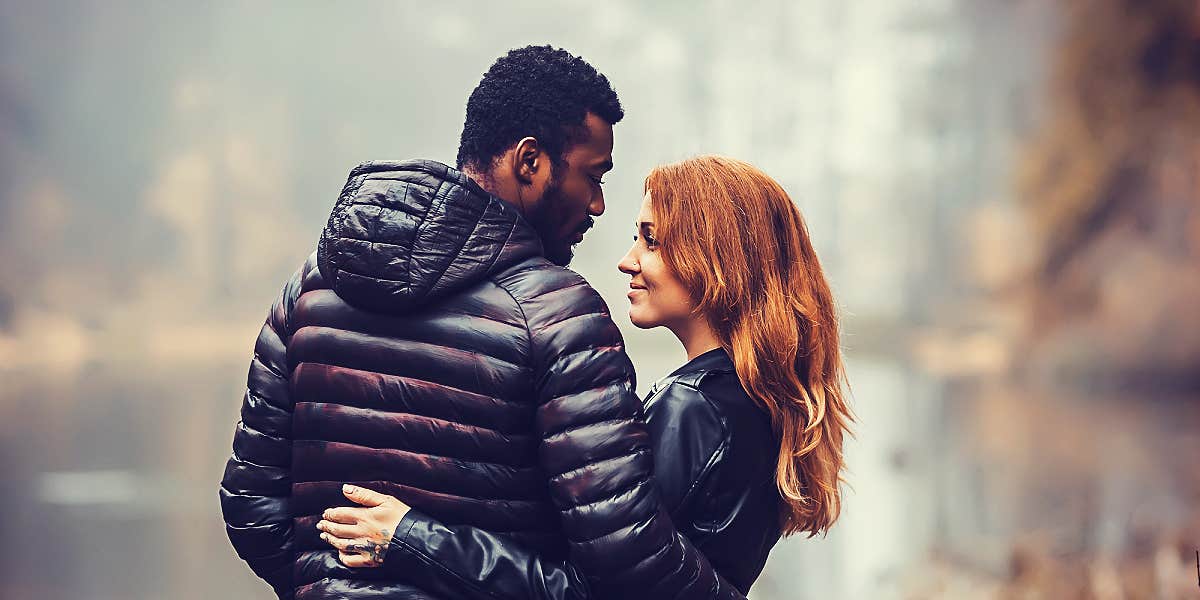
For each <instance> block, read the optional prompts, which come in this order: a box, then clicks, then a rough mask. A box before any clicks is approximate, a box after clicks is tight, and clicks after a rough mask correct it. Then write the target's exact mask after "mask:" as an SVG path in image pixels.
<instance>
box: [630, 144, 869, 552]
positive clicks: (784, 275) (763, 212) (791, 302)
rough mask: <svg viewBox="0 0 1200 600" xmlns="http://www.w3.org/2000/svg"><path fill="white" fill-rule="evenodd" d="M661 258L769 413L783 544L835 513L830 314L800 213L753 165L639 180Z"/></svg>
mask: <svg viewBox="0 0 1200 600" xmlns="http://www.w3.org/2000/svg"><path fill="white" fill-rule="evenodd" d="M645 185H646V190H647V191H649V192H650V203H651V209H652V210H653V211H654V220H655V223H654V227H655V237H657V238H658V240H659V243H660V244H661V246H660V248H661V252H662V253H663V260H664V261H665V263H666V264H667V266H668V267H670V268H671V269H672V270H673V271H674V273H675V275H676V276H677V277H678V278H679V280H680V281H681V282H683V284H684V286H685V287H686V288H687V289H688V290H689V291H690V292H691V295H692V299H693V301H694V302H695V304H696V309H697V311H698V312H699V313H700V314H703V315H705V316H706V317H707V319H708V321H709V324H710V325H711V326H712V328H713V330H714V331H715V332H716V334H717V338H718V339H719V340H720V341H721V344H722V346H723V347H724V349H725V351H726V352H728V353H729V356H730V357H731V358H732V359H733V364H734V367H735V368H736V369H737V375H738V379H739V380H740V381H741V383H742V387H743V388H745V390H746V392H747V393H748V394H749V395H750V396H751V397H752V398H753V399H754V400H755V401H756V402H758V403H759V405H760V406H762V408H763V409H765V410H766V411H767V413H768V414H770V417H771V424H772V426H773V428H774V431H775V435H776V436H777V438H778V440H779V443H780V449H779V458H778V462H777V466H776V469H775V483H776V485H777V486H778V487H779V491H780V494H781V496H782V498H783V507H782V514H781V525H782V528H783V533H784V535H790V534H793V533H796V532H808V534H809V536H810V537H811V536H813V535H816V534H817V533H823V532H824V533H827V532H828V530H829V528H830V526H832V525H833V523H834V521H836V520H837V518H838V515H839V514H840V512H841V490H840V483H841V481H842V477H841V473H842V471H843V469H844V467H845V461H844V459H843V455H842V438H843V434H844V433H846V432H847V431H848V428H849V424H850V422H852V421H853V420H854V417H853V414H852V413H851V411H850V408H849V405H848V403H847V395H846V388H847V381H846V376H845V370H844V368H843V365H842V356H841V347H840V345H839V335H838V316H837V312H836V308H835V306H834V302H833V294H832V293H831V292H830V290H829V284H828V283H827V282H826V281H825V275H824V273H823V272H822V271H821V263H820V261H818V260H817V255H816V252H815V251H814V250H813V246H812V242H811V240H810V239H809V235H808V229H807V227H806V226H805V224H804V219H803V218H802V217H801V216H800V211H799V210H798V209H797V208H796V205H795V204H793V203H792V200H791V198H789V197H788V195H787V193H786V192H784V191H783V188H782V187H780V185H779V184H778V183H776V182H775V180H773V179H771V178H770V177H768V176H767V175H766V174H765V173H763V172H762V171H760V170H758V169H757V168H755V167H754V166H752V165H750V164H747V163H744V162H742V161H738V160H734V159H731V158H725V157H721V156H700V157H696V158H690V159H688V160H685V161H682V162H679V163H675V164H671V165H666V166H662V167H658V168H656V169H654V170H653V171H651V172H650V175H649V176H647V177H646V184H645Z"/></svg>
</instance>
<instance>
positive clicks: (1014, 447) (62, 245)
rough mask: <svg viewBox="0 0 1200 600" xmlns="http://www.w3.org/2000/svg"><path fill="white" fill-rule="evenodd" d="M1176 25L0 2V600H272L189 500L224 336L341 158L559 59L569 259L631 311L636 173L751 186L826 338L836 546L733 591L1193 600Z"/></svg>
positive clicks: (1111, 9)
mask: <svg viewBox="0 0 1200 600" xmlns="http://www.w3.org/2000/svg"><path fill="white" fill-rule="evenodd" d="M1198 40H1200V7H1198V5H1197V3H1196V2H1194V1H1186V0H1175V1H1172V0H1154V1H1144V2H1142V1H1132V0H1093V1H1090V2H1089V1H1083V0H1063V1H1061V2H1038V1H1034V0H888V1H887V2H880V1H876V0H844V1H840V2H832V1H819V0H810V1H787V0H746V1H739V2H733V1H720V0H713V1H705V2H694V1H693V2H684V1H663V2H654V3H648V2H634V1H632V0H611V1H608V2H603V3H600V2H591V3H586V2H578V1H570V2H561V3H534V2H527V1H518V2H511V3H491V2H462V3H444V4H441V5H435V4H433V3H420V2H358V3H321V2H311V1H306V2H289V3H250V2H217V3H198V2H193V3H184V2H154V3H142V4H134V3H128V2H95V1H93V2H66V1H58V0H54V1H47V2H17V1H12V0H4V1H0V480H2V481H3V482H4V485H3V488H2V489H0V498H2V499H3V506H4V508H3V510H0V539H3V540H5V541H6V542H5V543H3V544H0V596H2V597H4V598H14V599H15V598H89V599H92V598H95V599H108V598H113V599H117V598H120V599H126V598H139V599H140V598H145V599H152V598H212V597H217V598H269V597H270V592H269V589H268V588H267V587H266V585H265V584H263V583H262V582H260V581H259V580H257V579H256V578H255V577H254V575H253V574H252V573H251V572H250V571H249V569H248V568H247V567H246V566H245V565H244V564H243V563H242V562H241V561H240V560H239V559H238V558H237V557H236V555H235V554H234V552H233V549H232V547H231V546H230V545H229V543H228V541H227V540H226V538H225V532H224V528H223V523H222V520H221V516H220V510H219V506H218V502H217V486H218V482H219V480H220V477H221V472H222V469H223V467H224V461H225V459H226V458H227V456H228V454H229V451H230V445H231V439H232V433H233V429H234V425H235V424H236V422H237V418H238V416H237V414H238V408H239V405H240V399H241V395H242V390H243V387H244V385H245V375H246V370H247V366H248V364H249V360H250V356H251V351H252V345H253V341H254V339H255V336H256V334H257V332H258V329H259V327H260V326H261V324H262V320H263V319H264V318H265V316H266V312H267V309H268V308H269V306H270V303H271V301H272V300H273V299H274V297H275V296H276V295H277V293H278V291H279V288H280V286H282V284H283V282H284V281H285V280H286V278H287V277H288V276H289V275H290V274H291V273H292V272H293V271H294V270H295V269H296V268H297V267H298V266H299V265H300V264H301V263H302V262H303V260H304V259H305V258H306V257H307V256H308V254H309V253H310V252H311V251H312V250H313V249H314V248H315V243H316V240H317V237H318V235H319V233H320V230H321V228H322V226H323V225H324V223H325V220H326V218H327V216H328V211H329V208H330V207H331V206H332V203H333V201H334V200H335V198H336V196H337V193H338V192H339V191H340V189H341V187H342V184H343V183H344V181H345V177H346V175H347V173H348V171H349V170H350V168H352V167H353V166H354V165H356V164H357V163H359V162H361V161H363V160H369V159H403V158H412V157H423V158H432V159H437V160H441V161H443V162H447V163H453V159H454V156H455V152H456V149H457V143H458V134H459V131H460V129H461V125H462V120H463V116H464V112H465V102H466V98H467V96H468V94H469V93H470V91H471V90H472V88H473V87H474V86H475V84H476V83H477V82H478V80H479V78H480V76H481V75H482V73H483V72H484V71H485V70H487V68H488V67H489V66H490V64H491V63H492V61H494V60H495V59H496V58H497V57H498V56H500V55H502V54H503V53H504V52H505V51H507V50H508V49H510V48H513V47H519V46H524V45H527V44H531V43H537V44H542V43H549V44H552V45H555V46H560V47H564V48H566V49H568V50H570V51H571V52H573V53H576V54H579V55H582V56H583V57H584V58H585V59H587V60H588V61H589V62H591V63H592V64H593V65H595V66H596V67H597V68H598V69H599V70H600V71H602V72H603V73H605V74H606V75H607V76H608V77H609V79H610V80H611V82H612V83H613V85H614V87H615V88H616V90H617V92H618V94H619V95H620V97H621V101H622V103H623V105H624V106H625V108H626V118H625V119H624V120H623V121H622V122H621V123H620V124H618V125H617V126H616V128H615V134H616V147H615V150H614V159H615V163H616V169H615V170H614V171H613V172H612V173H611V174H610V175H609V176H608V177H607V178H606V188H605V190H606V201H607V207H608V208H607V212H606V214H605V215H604V216H603V217H602V218H600V219H599V220H598V222H597V225H596V227H595V229H593V230H592V232H591V233H589V235H588V237H587V240H586V241H585V242H584V243H583V244H582V245H581V246H580V247H579V248H578V251H577V253H576V257H577V258H576V261H575V263H574V264H573V268H575V269H576V270H577V271H579V272H580V273H581V274H583V275H584V276H585V277H587V278H588V280H589V281H591V282H592V283H593V285H594V286H595V287H596V288H597V290H598V291H599V292H600V293H601V295H602V296H604V298H605V299H606V300H607V301H608V302H609V304H610V306H611V307H612V308H613V313H614V316H615V317H616V320H617V323H618V325H620V326H621V328H622V330H623V332H624V333H625V336H626V342H627V346H628V349H629V353H630V355H631V357H632V358H633V361H634V363H635V365H636V366H637V368H638V378H639V382H638V385H639V389H640V390H642V391H645V390H646V389H647V388H648V387H649V385H650V384H651V383H653V381H654V380H655V379H657V378H659V377H661V376H663V375H666V374H667V373H668V372H670V371H671V370H673V369H674V368H675V367H676V366H678V365H679V364H681V363H682V362H684V360H685V355H684V352H683V350H682V348H681V347H679V346H678V343H677V342H676V341H675V339H674V338H673V337H671V336H670V334H669V333H668V332H666V331H664V330H655V331H641V330H637V329H635V328H633V327H632V326H631V325H630V324H629V321H628V318H627V317H626V316H624V314H625V313H624V307H625V304H626V300H625V298H624V291H625V289H626V285H627V280H626V278H625V277H624V276H623V275H621V274H620V273H619V272H618V271H617V270H616V263H617V261H618V260H619V258H620V257H621V256H622V255H623V254H624V253H625V251H626V250H627V248H628V245H629V244H630V243H631V236H632V232H633V227H632V223H633V220H634V217H635V216H636V214H637V211H638V206H639V204H640V200H641V183H642V178H643V177H644V175H645V174H646V173H647V172H648V170H649V169H650V168H651V167H653V166H654V165H657V164H661V163H664V162H670V161H675V160H679V159H682V158H685V157H687V156H691V155H694V154H698V153H719V154H727V155H730V156H733V157H737V158H740V159H744V160H747V161H749V162H752V163H754V164H755V165H757V166H759V167H760V168H762V169H763V170H765V171H766V172H767V173H768V174H770V175H772V176H773V177H775V178H776V179H778V180H779V181H780V182H781V183H782V184H783V186H784V187H785V188H786V189H787V190H788V192H789V193H790V195H791V196H792V198H793V199H794V200H795V201H796V203H797V204H798V205H799V207H800V209H801V211H802V212H803V214H804V216H805V218H806V219H807V221H808V225H809V228H810V230H811V233H812V236H813V238H814V242H815V244H816V246H817V251H818V253H819V255H820V257H821V260H822V262H823V264H824V266H825V268H826V273H827V274H828V276H829V277H830V280H831V282H832V285H833V288H834V292H835V295H836V297H837V300H838V301H839V303H840V306H841V309H842V314H843V318H844V330H845V337H844V340H843V344H844V347H845V352H846V359H847V362H848V368H849V376H850V380H851V384H852V386H853V391H854V394H853V402H852V406H853V407H854V409H855V411H856V413H857V415H858V417H859V422H858V423H857V424H856V426H855V432H856V436H857V437H856V438H854V439H851V440H849V441H848V443H847V456H848V460H849V465H850V470H849V472H848V474H847V478H848V480H849V482H850V487H849V488H847V489H846V497H845V507H844V511H843V516H842V518H841V520H840V521H839V522H838V523H837V524H836V526H835V527H834V528H833V530H832V532H831V533H830V534H829V535H828V537H825V538H815V539H806V538H803V537H795V538H791V539H787V540H784V541H782V542H781V543H780V544H779V545H778V546H777V547H776V548H775V550H774V551H773V553H772V555H771V558H770V560H769V561H768V563H767V567H766V570H765V572H764V573H763V575H762V577H761V578H760V579H759V581H758V583H757V584H756V585H755V587H754V589H753V591H752V592H751V597H752V598H754V599H756V600H779V599H794V598H992V597H1022V598H1043V597H1044V598H1075V597H1078V598H1196V597H1200V595H1198V594H1200V591H1198V590H1200V587H1198V586H1197V585H1196V580H1195V578H1196V577H1197V573H1194V572H1193V567H1192V561H1193V551H1194V550H1195V548H1196V547H1197V546H1200V514H1198V511H1197V507H1198V506H1200V468H1198V467H1197V464H1196V462H1195V459H1196V457H1197V456H1200V209H1198V208H1197V206H1198V204H1200V203H1198V202H1197V199H1198V198H1200V178H1198V176H1197V173H1198V172H1200V145H1198V143H1197V140H1200V109H1198V108H1197V107H1198V105H1200V104H1198V102H1197V99H1198V98H1200V50H1198V48H1200V42H1198Z"/></svg>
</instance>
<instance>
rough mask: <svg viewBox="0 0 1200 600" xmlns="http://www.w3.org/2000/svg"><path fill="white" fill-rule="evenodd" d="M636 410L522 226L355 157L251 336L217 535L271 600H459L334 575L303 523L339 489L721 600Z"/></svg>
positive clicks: (427, 583) (357, 574) (621, 376)
mask: <svg viewBox="0 0 1200 600" xmlns="http://www.w3.org/2000/svg"><path fill="white" fill-rule="evenodd" d="M642 412H643V409H642V405H641V403H640V401H639V400H638V398H637V396H636V395H635V394H634V393H633V368H632V365H631V364H630V362H629V359H628V357H627V356H626V354H625V352H624V346H623V344H622V341H621V336H620V333H619V332H618V330H617V328H616V325H615V324H614V323H613V322H612V319H611V318H610V316H609V312H608V308H607V307H606V306H605V304H604V302H603V300H601V298H600V296H599V295H598V294H596V292H595V291H594V290H592V288H591V287H590V286H588V285H587V282H585V281H584V280H583V278H581V277H580V276H579V275H577V274H575V273H574V272H572V271H570V270H567V269H564V268H561V267H557V266H554V265H552V264H551V263H549V262H548V261H547V260H546V259H545V258H544V257H543V256H542V247H541V243H540V242H539V240H538V238H537V236H536V234H535V232H534V230H533V228H532V227H531V226H530V225H529V224H528V223H527V222H526V221H525V219H524V218H522V217H521V215H519V214H518V213H517V212H516V211H515V210H514V209H513V208H512V207H510V206H509V205H508V204H507V203H505V202H504V201H502V200H500V199H498V198H496V197H494V196H491V195H489V194H488V193H487V192H485V191H484V190H483V189H482V188H480V187H479V186H478V185H476V184H475V183H474V182H472V181H471V180H470V179H469V178H467V177H466V176H465V175H463V174H462V173H460V172H458V171H455V170H454V169H451V168H449V167H447V166H445V165H442V164H439V163H435V162H431V161H404V162H373V163H365V164H363V165H360V166H359V167H357V168H355V169H354V170H353V171H352V172H351V174H350V177H349V179H348V180H347V182H346V185H345V187H344V188H343V190H342V194H341V195H340V197H339V198H338V201H337V203H336V205H335V207H334V209H333V211H332V214H331V215H330V218H329V223H328V225H327V226H326V228H325V231H324V232H323V234H322V236H321V241H320V244H319V246H318V249H317V252H316V254H315V256H314V257H311V258H310V259H309V260H308V261H307V262H306V263H305V264H304V266H303V267H301V268H300V270H299V271H297V272H296V274H295V275H294V276H293V277H292V278H291V280H289V281H288V283H287V284H286V285H285V286H284V288H283V291H282V292H281V294H280V295H279V297H278V299H277V300H276V302H275V304H274V305H273V306H272V308H271V311H270V313H269V315H268V318H267V321H266V323H265V325H264V326H263V328H262V331H261V333H260V334H259V337H258V341H257V343H256V344H255V349H254V358H253V360H252V361H251V364H250V373H249V377H248V381H247V390H246V395H245V398H244V400H243V403H242V411H241V422H240V423H239V424H238V427H237V429H236V431H235V433H234V441H233V454H232V456H231V457H230V459H229V461H228V463H227V466H226V470H225V475H224V477H223V479H222V481H221V490H220V496H221V506H222V511H223V513H224V517H225V522H226V530H227V532H228V535H229V538H230V540H231V541H232V543H233V545H234V547H235V549H236V550H237V552H238V555H239V556H241V557H242V558H243V559H245V560H246V562H247V563H248V564H249V565H250V567H251V568H252V569H253V570H254V572H255V573H257V574H258V575H259V576H260V577H262V578H263V579H264V580H266V581H267V582H268V583H270V584H271V586H272V587H273V588H274V590H275V592H276V594H277V595H278V596H280V597H281V598H286V597H291V596H293V595H294V596H295V597H296V598H308V599H318V598H382V597H387V598H410V599H415V598H435V597H438V596H439V594H438V592H439V591H440V592H441V594H440V595H441V596H442V597H447V598H459V597H462V596H463V595H464V594H465V592H464V591H463V590H459V589H455V588H446V587H444V586H439V585H438V584H437V581H436V580H435V577H434V574H436V567H435V566H433V565H430V566H429V567H430V568H428V569H412V570H410V571H408V572H405V573H403V574H401V575H399V576H396V575H394V574H389V573H388V572H385V571H384V570H382V569H350V568H348V567H345V566H344V565H342V564H341V563H340V562H339V561H338V560H337V554H336V552H335V551H333V549H332V548H331V547H330V546H328V545H327V544H325V543H324V542H322V541H321V540H320V539H319V537H318V535H317V533H318V532H317V531H316V529H315V527H314V525H315V523H316V522H317V520H318V519H319V515H320V513H321V511H322V510H323V509H325V508H328V507H330V506H335V505H347V504H349V501H348V500H346V499H345V498H344V497H343V496H342V495H341V494H340V493H339V489H340V486H341V484H342V483H347V482H349V483H356V484H358V485H362V486H364V487H368V488H370V489H375V490H378V491H381V492H384V493H388V494H391V495H394V496H396V497H398V498H400V499H401V500H403V501H404V502H406V503H408V504H409V505H411V506H413V507H414V508H416V509H417V510H418V511H420V512H421V513H424V514H427V515H429V516H430V517H432V518H434V519H437V520H438V521H439V522H441V523H445V524H447V525H451V526H469V527H474V528H477V529H478V530H479V531H488V532H492V535H496V536H499V538H498V539H502V540H503V541H504V543H506V544H508V545H509V546H510V547H513V548H530V549H533V550H535V551H537V552H538V553H540V554H541V555H542V556H545V557H549V558H553V559H558V560H561V559H563V558H565V557H566V556H567V552H568V551H569V552H570V556H571V558H572V561H573V564H574V565H575V566H576V567H577V569H578V570H577V571H573V573H576V575H577V576H579V577H584V578H585V580H586V581H587V582H589V584H592V585H598V584H599V582H604V584H605V585H606V586H614V589H618V590H623V591H619V592H617V595H619V596H620V597H633V596H637V595H641V593H642V592H645V593H647V594H648V596H647V597H655V598H659V597H664V596H670V595H674V594H675V593H676V592H679V591H684V592H685V593H686V594H688V595H689V597H691V596H692V595H694V593H693V591H694V590H700V589H703V590H704V593H706V594H710V595H719V594H722V593H725V592H723V590H732V589H733V587H732V586H731V585H730V584H729V583H728V582H726V581H725V580H724V579H723V578H721V577H720V576H718V575H717V572H716V571H714V570H713V568H712V567H711V566H710V565H709V563H708V561H707V559H706V558H705V557H704V555H703V554H701V553H700V552H699V551H698V550H697V549H696V548H695V546H694V545H693V544H692V542H691V541H690V540H689V539H688V538H686V537H685V536H684V535H682V534H681V533H680V532H679V531H678V530H677V529H676V528H675V526H674V524H673V523H672V521H671V519H670V517H669V515H668V511H667V509H666V508H665V507H664V505H663V504H662V500H661V499H660V496H659V494H658V492H657V490H658V486H657V484H656V482H655V477H654V458H653V454H652V451H651V442H650V440H651V437H650V435H649V433H648V432H647V430H646V426H645V423H644V422H643V420H642ZM419 534H420V532H419V531H416V530H415V529H414V528H410V529H409V530H408V531H406V535H408V536H409V537H410V538H411V536H414V535H419ZM489 564H490V563H488V562H487V561H486V560H481V561H479V562H477V563H476V566H477V569H478V570H479V571H480V572H483V571H486V570H487V569H488V566H489ZM484 587H487V586H486V585H485V586H484ZM635 592H637V593H635Z"/></svg>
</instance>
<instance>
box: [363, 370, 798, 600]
mask: <svg viewBox="0 0 1200 600" xmlns="http://www.w3.org/2000/svg"><path fill="white" fill-rule="evenodd" d="M646 423H647V426H648V428H649V430H650V437H651V439H652V446H653V449H654V464H655V467H654V471H655V477H656V479H657V480H658V488H659V491H660V493H661V495H662V498H663V502H664V503H665V505H666V506H667V507H669V509H670V514H671V520H672V522H673V523H675V525H676V527H678V528H679V531H680V532H681V533H683V535H684V536H685V537H687V538H688V540H690V541H691V542H692V543H693V544H694V545H695V547H696V548H697V549H699V550H700V551H701V552H702V553H703V554H704V556H705V558H707V559H708V563H709V564H710V565H711V566H712V567H713V568H714V569H715V570H716V572H717V573H720V574H721V576H723V577H724V578H725V579H727V580H728V581H729V583H731V584H733V588H736V589H731V588H729V587H725V588H721V587H719V586H716V587H707V586H704V585H692V586H686V587H680V588H674V587H667V586H657V587H656V586H654V584H653V583H651V584H650V588H648V589H643V590H636V593H637V596H638V597H647V598H670V597H678V598H711V597H723V598H741V597H744V595H745V594H746V593H747V592H748V591H749V589H750V586H751V584H753V583H754V580H755V579H756V578H757V577H758V575H759V574H760V573H761V572H762V569H763V566H764V564H765V563H766V560H767V555H768V553H769V552H770V550H771V548H772V547H773V546H774V545H775V543H776V542H777V541H778V540H779V537H780V528H779V512H778V511H779V506H780V504H779V503H780V497H779V492H778V488H776V486H775V482H774V473H775V458H776V456H777V453H778V442H776V441H775V436H774V435H773V433H772V431H771V423H770V420H769V418H768V417H767V415H766V414H765V413H764V412H763V411H762V409H760V408H759V407H758V406H757V405H756V404H755V403H754V401H753V400H751V399H750V397H749V396H748V395H747V394H746V392H745V391H744V390H743V388H742V386H741V383H740V382H739V381H738V379H737V374H736V373H735V372H734V368H733V362H732V361H731V360H730V359H729V356H728V355H727V354H726V353H725V351H724V350H722V349H720V348H718V349H715V350H712V351H709V352H706V353H704V354H702V355H700V356H697V357H696V358H694V359H693V360H691V361H689V362H688V363H687V364H685V365H683V366H682V367H680V368H679V369H677V370H676V371H675V372H674V373H672V374H671V375H669V376H667V377H666V378H664V379H663V380H661V381H659V382H658V383H657V384H656V385H655V386H654V388H653V389H652V390H651V392H650V394H649V396H648V397H647V401H646ZM383 568H384V569H385V570H387V571H389V572H391V573H393V574H396V575H397V576H400V575H402V574H404V573H411V572H414V571H420V572H423V573H425V574H426V575H427V578H426V579H424V582H425V584H426V585H427V586H429V587H430V588H432V589H441V590H443V591H444V592H446V593H454V594H457V595H459V596H460V597H464V598H466V597H470V598H481V599H489V600H491V599H496V598H511V599H514V600H523V599H539V600H540V599H555V600H558V599H566V598H577V599H583V598H592V597H599V596H612V597H630V594H629V591H628V590H627V591H625V592H624V593H619V591H620V590H618V589H614V590H605V588H604V586H603V585H601V586H595V587H590V586H589V585H588V581H587V579H586V578H585V577H583V576H582V575H581V574H580V572H579V569H578V568H577V567H576V566H575V565H573V564H571V563H569V562H565V561H556V560H554V559H552V558H548V557H545V556H539V555H538V554H537V553H536V552H535V551H531V550H528V549H526V548H522V547H519V546H517V547H514V546H513V544H511V543H508V542H506V541H505V540H503V539H501V538H499V537H497V536H495V535H493V534H490V533H488V532H486V531H481V530H479V529H477V528H473V527H469V526H447V525H444V524H442V523H440V522H438V521H437V520H435V519H433V518H431V517H429V516H428V515H426V514H424V513H421V512H420V511H417V510H412V511H410V512H409V513H408V515H406V516H405V518H404V520H403V521H402V522H401V523H400V526H399V527H398V528H397V531H396V535H395V536H394V537H393V539H392V543H391V545H390V547H389V550H388V553H387V555H386V557H385V560H384V567H383ZM429 576H432V577H429ZM696 577H697V579H698V583H699V582H701V581H702V580H703V577H702V575H701V574H699V573H697V574H696Z"/></svg>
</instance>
